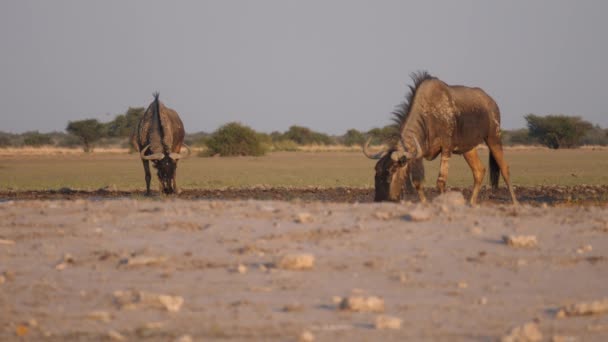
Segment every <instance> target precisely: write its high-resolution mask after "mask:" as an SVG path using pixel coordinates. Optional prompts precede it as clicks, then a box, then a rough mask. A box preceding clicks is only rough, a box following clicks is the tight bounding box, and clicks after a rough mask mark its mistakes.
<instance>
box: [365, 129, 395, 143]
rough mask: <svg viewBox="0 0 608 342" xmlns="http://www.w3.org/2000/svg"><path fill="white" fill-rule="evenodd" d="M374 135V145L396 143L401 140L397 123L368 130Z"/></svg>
mask: <svg viewBox="0 0 608 342" xmlns="http://www.w3.org/2000/svg"><path fill="white" fill-rule="evenodd" d="M367 134H368V135H369V136H371V137H372V141H371V144H372V145H382V144H389V145H391V144H395V143H397V142H398V141H399V127H397V126H396V125H386V126H384V127H382V128H372V129H370V130H369V131H367Z"/></svg>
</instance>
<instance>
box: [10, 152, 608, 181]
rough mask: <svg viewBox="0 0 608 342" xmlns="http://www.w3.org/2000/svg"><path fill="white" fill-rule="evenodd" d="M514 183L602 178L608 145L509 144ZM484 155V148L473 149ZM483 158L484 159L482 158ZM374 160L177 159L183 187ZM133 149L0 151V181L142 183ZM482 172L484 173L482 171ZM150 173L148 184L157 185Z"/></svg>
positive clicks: (352, 170) (355, 168)
mask: <svg viewBox="0 0 608 342" xmlns="http://www.w3.org/2000/svg"><path fill="white" fill-rule="evenodd" d="M505 153H506V158H507V161H508V162H509V164H510V167H511V175H512V179H513V183H514V184H515V185H516V186H538V185H568V186H571V185H582V184H588V185H599V184H608V173H607V172H605V170H607V169H608V150H591V149H576V150H557V151H555V150H547V149H521V150H520V149H512V150H507V151H506V152H505ZM480 154H481V158H482V160H483V161H484V162H485V163H487V159H488V157H487V151H486V150H481V151H480ZM425 165H426V175H427V177H426V184H425V185H426V186H427V187H434V184H435V180H436V177H437V173H438V166H439V159H437V160H435V161H432V162H426V164H425ZM486 165H487V164H486ZM373 167H374V162H373V161H371V160H369V159H367V158H365V157H364V156H363V155H362V154H361V153H359V152H332V151H330V152H275V153H270V154H268V155H267V156H264V157H234V158H201V157H191V158H189V159H186V160H183V161H181V162H180V165H179V167H178V185H179V186H180V187H181V188H183V189H199V188H204V189H220V188H226V187H239V188H242V187H252V186H260V185H263V186H271V187H276V186H286V187H289V186H291V187H308V186H314V187H373V176H374V174H373ZM143 176H144V174H143V168H142V165H141V161H140V160H139V158H138V156H137V154H127V153H114V152H106V151H102V152H96V153H92V154H83V153H53V154H50V153H49V154H33V153H25V154H18V155H17V154H12V153H6V154H4V155H1V156H0V189H4V190H45V189H59V188H63V187H67V188H71V189H83V190H96V189H99V188H104V187H109V188H112V189H120V190H138V189H139V190H141V189H144V185H145V183H144V177H143ZM486 178H487V177H486ZM155 182H156V179H155V177H153V188H154V189H156V185H155ZM471 184H472V176H471V172H470V170H469V167H468V166H467V165H466V163H465V161H464V159H463V158H462V157H461V156H457V155H454V156H453V158H452V160H451V162H450V173H449V176H448V185H449V186H454V187H469V186H471Z"/></svg>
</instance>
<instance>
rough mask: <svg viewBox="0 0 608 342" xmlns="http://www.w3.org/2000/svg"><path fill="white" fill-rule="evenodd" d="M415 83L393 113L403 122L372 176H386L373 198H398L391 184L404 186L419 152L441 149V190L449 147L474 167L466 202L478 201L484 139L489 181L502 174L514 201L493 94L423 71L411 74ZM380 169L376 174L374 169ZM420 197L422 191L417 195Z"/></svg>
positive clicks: (494, 183)
mask: <svg viewBox="0 0 608 342" xmlns="http://www.w3.org/2000/svg"><path fill="white" fill-rule="evenodd" d="M412 79H413V81H414V85H413V86H410V92H409V94H408V95H407V96H406V100H405V101H404V102H403V103H402V105H401V108H400V109H399V110H398V114H399V115H401V118H402V120H403V121H402V122H403V125H402V127H401V131H400V139H399V140H400V144H397V146H396V147H395V148H394V149H392V150H390V151H387V154H386V156H390V160H389V159H388V158H387V157H385V158H384V162H383V160H382V159H381V160H380V161H379V162H378V164H380V162H383V164H382V165H380V166H379V165H378V164H377V165H376V179H377V180H378V178H379V176H382V175H384V178H385V179H386V181H385V182H378V181H376V198H377V199H378V200H393V201H395V200H399V198H398V197H397V196H395V194H397V192H396V189H400V188H402V187H403V181H404V179H405V177H402V176H400V175H401V174H406V173H407V169H408V168H413V167H414V165H415V164H414V163H417V162H418V161H421V160H422V158H426V159H427V160H433V159H435V158H436V157H437V156H438V155H440V154H441V164H440V170H439V177H438V178H437V187H438V189H439V191H440V192H444V191H445V184H446V180H447V176H448V164H449V159H450V157H451V155H452V153H455V154H462V155H463V157H464V159H465V160H466V161H467V163H468V164H469V166H470V167H471V170H472V172H473V179H474V186H473V194H472V195H471V200H470V202H471V204H476V203H477V196H478V194H479V189H480V187H481V182H482V181H483V177H484V176H485V171H486V170H485V167H484V166H483V165H482V163H481V161H480V160H479V156H478V155H477V149H476V147H477V146H478V145H479V144H481V143H482V142H485V143H486V144H487V145H488V148H489V150H490V182H491V185H492V188H493V189H496V188H497V187H498V178H499V176H500V174H502V176H503V179H504V181H505V183H506V184H507V187H508V188H509V192H510V194H511V200H512V201H513V204H517V199H516V198H515V193H514V192H513V188H512V186H511V181H510V177H509V167H508V166H507V163H506V162H505V160H504V157H503V151H502V142H501V139H500V111H499V109H498V105H497V104H496V102H494V100H493V99H492V98H491V97H490V96H489V95H488V94H486V93H485V92H484V91H483V90H482V89H480V88H470V87H465V86H460V85H454V86H451V85H447V84H446V83H444V82H443V81H441V80H439V79H437V78H435V77H433V76H431V75H429V74H428V73H427V72H418V73H415V74H412ZM379 173H380V175H379ZM421 199H422V200H424V199H423V197H421Z"/></svg>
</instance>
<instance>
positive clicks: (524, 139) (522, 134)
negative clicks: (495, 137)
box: [501, 128, 538, 145]
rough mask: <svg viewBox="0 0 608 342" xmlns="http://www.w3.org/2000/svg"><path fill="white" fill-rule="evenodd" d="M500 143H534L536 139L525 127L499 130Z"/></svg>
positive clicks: (536, 142)
mask: <svg viewBox="0 0 608 342" xmlns="http://www.w3.org/2000/svg"><path fill="white" fill-rule="evenodd" d="M501 137H502V143H503V144H505V145H534V144H538V140H537V139H536V138H533V137H531V136H530V132H528V129H527V128H520V129H514V130H504V131H502V132H501Z"/></svg>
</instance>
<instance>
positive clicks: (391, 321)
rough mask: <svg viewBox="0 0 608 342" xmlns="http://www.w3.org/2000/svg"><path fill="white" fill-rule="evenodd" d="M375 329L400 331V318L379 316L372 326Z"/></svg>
mask: <svg viewBox="0 0 608 342" xmlns="http://www.w3.org/2000/svg"><path fill="white" fill-rule="evenodd" d="M374 326H375V327H376V329H401V318H398V317H392V316H385V315H380V316H378V317H376V322H375V324H374Z"/></svg>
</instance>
